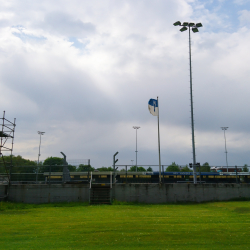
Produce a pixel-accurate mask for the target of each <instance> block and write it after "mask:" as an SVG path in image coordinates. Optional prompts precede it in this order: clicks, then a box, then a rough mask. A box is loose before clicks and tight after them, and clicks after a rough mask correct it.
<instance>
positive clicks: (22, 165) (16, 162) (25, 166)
mask: <svg viewBox="0 0 250 250" xmlns="http://www.w3.org/2000/svg"><path fill="white" fill-rule="evenodd" d="M3 158H4V162H5V164H6V167H7V169H9V167H10V163H11V156H10V155H9V156H4V157H3ZM0 162H1V168H0V172H2V173H4V172H5V168H4V167H2V166H4V165H3V159H2V157H1V158H0ZM12 166H13V167H12V169H11V172H12V173H34V172H35V169H36V168H37V162H36V161H31V160H28V159H24V158H23V157H22V156H21V155H18V156H14V155H12ZM8 171H9V170H8Z"/></svg>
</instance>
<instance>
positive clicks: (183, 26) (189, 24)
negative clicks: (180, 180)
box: [174, 21, 202, 184]
mask: <svg viewBox="0 0 250 250" xmlns="http://www.w3.org/2000/svg"><path fill="white" fill-rule="evenodd" d="M174 26H182V28H181V29H180V31H181V32H183V31H185V30H187V29H188V34H189V71H190V74H189V76H190V102H191V128H192V148H193V175H194V184H196V183H197V175H196V155H195V141H194V112H193V110H194V109H193V87H192V60H191V58H192V57H191V35H190V28H192V31H193V32H194V33H196V32H199V30H198V28H199V27H202V24H201V23H197V24H194V23H188V22H183V23H182V24H181V22H180V21H177V22H175V23H174ZM187 27H188V28H187Z"/></svg>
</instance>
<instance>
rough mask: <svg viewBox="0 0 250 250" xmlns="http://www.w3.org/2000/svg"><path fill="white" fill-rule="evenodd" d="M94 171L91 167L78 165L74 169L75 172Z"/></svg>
mask: <svg viewBox="0 0 250 250" xmlns="http://www.w3.org/2000/svg"><path fill="white" fill-rule="evenodd" d="M94 170H95V169H94V168H93V167H91V165H84V164H80V165H79V167H78V168H77V169H76V171H77V172H87V171H94Z"/></svg>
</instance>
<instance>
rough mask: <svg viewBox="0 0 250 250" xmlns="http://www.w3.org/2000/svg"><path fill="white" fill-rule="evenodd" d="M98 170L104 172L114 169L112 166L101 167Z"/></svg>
mask: <svg viewBox="0 0 250 250" xmlns="http://www.w3.org/2000/svg"><path fill="white" fill-rule="evenodd" d="M97 170H99V171H101V172H104V171H113V170H114V169H113V168H112V167H108V168H107V167H101V168H97Z"/></svg>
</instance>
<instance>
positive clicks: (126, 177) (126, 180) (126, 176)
mask: <svg viewBox="0 0 250 250" xmlns="http://www.w3.org/2000/svg"><path fill="white" fill-rule="evenodd" d="M127 183H128V166H127V165H126V184H127Z"/></svg>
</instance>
